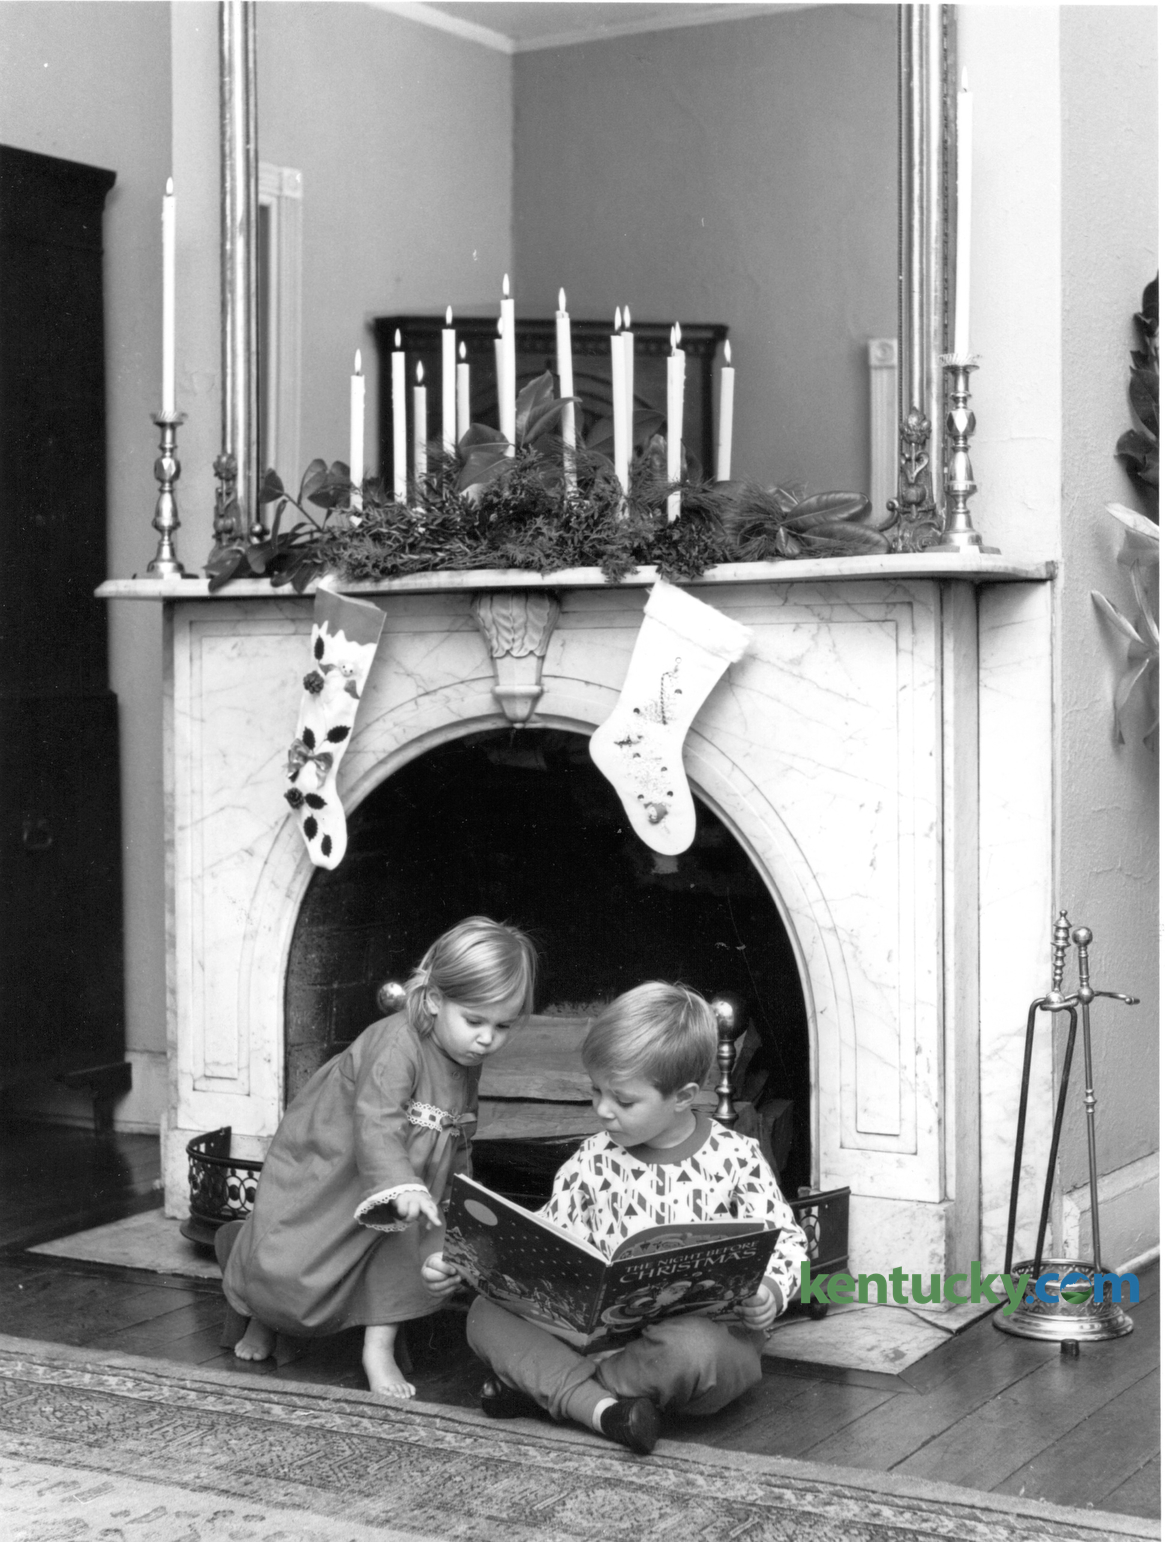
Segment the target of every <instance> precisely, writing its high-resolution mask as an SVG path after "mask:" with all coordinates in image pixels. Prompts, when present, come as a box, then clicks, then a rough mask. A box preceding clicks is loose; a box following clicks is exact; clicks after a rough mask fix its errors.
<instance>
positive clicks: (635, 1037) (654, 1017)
mask: <svg viewBox="0 0 1165 1542" xmlns="http://www.w3.org/2000/svg"><path fill="white" fill-rule="evenodd" d="M717 1040H718V1035H717V1032H716V1020H715V1018H714V1017H713V1016H712V1009H711V1008H710V1007H709V1005H708V1003H707V1002H706V1001H705V1000H704V998H703V996H701V995H699V994H698V993H697V992H696V991H693V990H689V989H688V987H687V986H686V985H665V984H664V983H663V981H662V980H649V981H648V982H647V984H646V985H637V986H636V987H635V989H634V990H629V991H624V993H623V995H621V996H616V998H615V1000H614V1001H612V1002H611V1003H610V1004H609V1005H608V1006H605V1007H604V1008H603V1010H602V1011H601V1012H600V1013H599V1015H598V1017H596V1018H595V1020H594V1022H593V1023H592V1024H591V1026H590V1028H589V1029H588V1030H587V1036H586V1038H585V1039H584V1040H583V1047H582V1061H583V1065H584V1066H586V1068H587V1070H588V1071H589V1072H590V1073H591V1074H592V1075H594V1074H595V1072H597V1071H598V1072H605V1073H606V1074H607V1075H614V1076H626V1077H642V1078H643V1080H644V1081H648V1082H650V1083H651V1085H652V1086H653V1087H654V1088H656V1090H657V1091H658V1092H662V1093H663V1094H664V1096H665V1097H667V1096H670V1094H671V1093H673V1092H678V1091H679V1089H680V1088H681V1087H684V1086H686V1085H687V1084H688V1082H697V1083H700V1084H702V1083H703V1081H704V1079H705V1077H706V1076H707V1075H708V1073H709V1071H710V1070H711V1069H712V1064H713V1062H714V1060H715V1058H716V1045H717Z"/></svg>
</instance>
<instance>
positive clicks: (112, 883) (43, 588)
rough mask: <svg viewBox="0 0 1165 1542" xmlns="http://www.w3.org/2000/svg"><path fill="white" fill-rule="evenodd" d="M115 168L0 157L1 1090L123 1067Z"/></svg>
mask: <svg viewBox="0 0 1165 1542" xmlns="http://www.w3.org/2000/svg"><path fill="white" fill-rule="evenodd" d="M113 182H114V173H113V172H110V171H103V170H100V169H99V168H97V167H94V166H83V165H79V164H77V163H75V162H72V161H64V160H58V159H57V158H56V157H53V156H46V155H36V154H33V153H31V152H30V151H27V150H17V149H13V148H10V147H8V146H0V541H2V551H0V1085H8V1084H12V1083H13V1082H19V1081H23V1080H29V1079H34V1078H41V1077H45V1076H48V1075H54V1074H60V1073H62V1072H67V1071H75V1070H81V1069H85V1068H87V1067H90V1066H95V1065H99V1064H106V1063H109V1062H112V1061H119V1060H121V1059H122V1057H123V1054H124V1044H125V1035H124V1011H123V984H122V913H121V819H120V804H119V792H118V740H117V700H116V697H115V696H114V695H113V694H112V692H111V691H110V689H109V663H108V645H107V636H106V617H105V610H104V606H103V604H102V603H101V601H99V600H97V599H95V598H94V593H93V591H94V590H95V588H96V587H97V585H98V584H99V583H101V581H102V580H103V579H104V578H105V575H106V555H105V554H106V529H105V521H106V502H105V498H106V493H105V476H106V461H105V355H104V349H105V337H104V330H105V329H104V305H103V293H102V290H103V284H102V243H101V221H102V210H103V207H104V203H105V197H106V194H107V193H108V192H109V189H110V188H111V187H112V186H113Z"/></svg>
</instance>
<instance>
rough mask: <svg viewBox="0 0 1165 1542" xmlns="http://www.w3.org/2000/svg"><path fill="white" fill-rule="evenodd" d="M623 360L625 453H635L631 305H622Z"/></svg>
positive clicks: (633, 351)
mask: <svg viewBox="0 0 1165 1542" xmlns="http://www.w3.org/2000/svg"><path fill="white" fill-rule="evenodd" d="M623 362H624V364H625V365H626V368H627V455H628V457H630V456H632V455H633V454H634V453H635V333H634V332H632V330H631V307H630V306H628V305H625V306H624V307H623Z"/></svg>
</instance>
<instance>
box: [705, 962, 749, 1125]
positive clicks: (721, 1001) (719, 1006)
mask: <svg viewBox="0 0 1165 1542" xmlns="http://www.w3.org/2000/svg"><path fill="white" fill-rule="evenodd" d="M708 1005H709V1006H710V1007H711V1009H712V1016H713V1018H714V1019H715V1020H716V1033H717V1037H718V1039H719V1043H718V1044H717V1046H716V1065H717V1067H718V1069H719V1072H720V1079H719V1081H718V1082H717V1083H716V1113H715V1116H714V1117H715V1118H716V1119H717V1120H719V1122H720V1123H721V1124H725V1125H727V1126H728V1128H729V1129H731V1128H732V1126H733V1125H734V1124H735V1123H736V1119H737V1114H736V1108H735V1105H734V1104H733V1101H732V1072H733V1068H734V1067H735V1065H736V1041H737V1039H739V1037H740V1035H741V1034H742V1033H743V1032H744V1030H745V1026H746V1025H745V1021H744V1004H743V1002H742V1001H741V999H740V997H739V996H734V995H732V993H731V992H729V991H720V992H719V993H718V994H717V995H715V996H713V998H712V1000H711V1001H710V1002H709V1003H708Z"/></svg>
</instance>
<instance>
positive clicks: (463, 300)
mask: <svg viewBox="0 0 1165 1542" xmlns="http://www.w3.org/2000/svg"><path fill="white" fill-rule="evenodd" d="M256 15H257V54H258V61H259V95H258V100H259V153H260V156H261V157H262V159H263V160H265V161H271V162H273V163H274V164H275V165H278V166H294V167H296V168H297V169H298V170H300V171H302V172H303V177H304V209H303V224H304V235H303V259H304V267H303V328H304V330H303V385H302V399H303V407H302V415H301V417H302V421H301V425H300V446H301V459H302V460H303V462H304V465H306V464H307V462H308V461H309V460H311V459H312V458H313V457H315V456H323V457H324V458H325V459H327V460H332V459H333V458H339V459H342V460H345V461H346V460H347V459H348V378H349V376H350V374H351V372H352V355H353V353H354V352H355V350H356V349H357V348H361V349H362V350H363V354H364V370H365V374H366V375H367V377H368V386H367V391H368V399H367V405H368V416H367V428H366V435H365V438H366V457H367V463H368V468H369V470H370V471H372V470H375V469H376V465H377V462H376V434H375V431H374V428H373V425H374V424H375V422H376V410H377V393H376V373H375V358H376V352H375V345H374V342H373V335H372V331H371V328H370V327H367V326H365V325H363V323H366V322H367V321H368V320H369V319H370V318H371V317H373V316H376V315H386V314H391V313H393V312H399V311H406V312H407V311H423V312H432V313H440V312H443V311H444V309H445V307H446V306H447V305H452V306H453V307H454V310H455V311H456V310H459V309H461V310H468V309H471V308H473V309H477V310H479V311H480V310H481V309H482V307H484V306H488V305H490V304H495V305H496V303H497V301H498V300H499V299H500V297H501V283H502V275H503V273H505V272H506V271H507V270H511V271H512V266H513V260H512V253H511V247H510V227H511V209H510V192H511V182H512V155H511V123H512V118H513V108H512V102H511V95H510V86H511V61H510V59H509V57H508V56H506V55H505V54H501V53H496V52H494V51H492V50H490V49H487V48H482V47H480V46H478V45H477V44H474V43H468V42H465V41H464V40H462V39H460V38H456V37H451V36H450V35H449V34H448V33H445V32H438V31H435V30H433V29H432V28H429V27H423V26H419V25H418V24H417V23H415V22H411V21H407V20H404V19H403V18H401V17H399V16H394V15H391V14H389V13H387V12H384V11H378V10H376V9H375V8H374V7H372V6H366V5H354V4H335V3H326V4H296V5H286V4H284V5H273V4H265V5H260V6H259V7H258V9H257V12H256ZM438 392H439V383H438V382H436V381H432V382H430V401H429V407H430V416H431V420H432V422H433V424H434V425H435V424H436V422H437V416H438V414H439V411H440V396H439V394H438ZM280 470H281V472H282V473H283V475H284V477H285V479H286V478H287V477H288V476H294V477H297V476H298V475H299V473H300V472H301V471H302V470H303V466H298V467H290V468H287V467H281V468H280Z"/></svg>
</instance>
